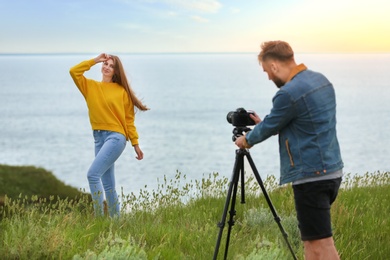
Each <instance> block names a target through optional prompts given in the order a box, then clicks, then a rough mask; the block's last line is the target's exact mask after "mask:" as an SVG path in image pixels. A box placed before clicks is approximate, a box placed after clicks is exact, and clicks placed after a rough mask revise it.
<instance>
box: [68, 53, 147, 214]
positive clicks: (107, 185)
mask: <svg viewBox="0 0 390 260" xmlns="http://www.w3.org/2000/svg"><path fill="white" fill-rule="evenodd" d="M100 62H103V65H102V68H101V72H102V75H103V78H102V81H101V82H99V81H95V80H92V79H87V78H85V77H84V75H83V74H84V72H85V71H88V70H89V69H90V68H91V67H92V66H93V65H95V64H97V63H100ZM70 75H71V76H72V78H73V81H74V82H75V84H76V86H77V87H78V89H79V90H80V92H81V94H83V96H84V98H85V100H86V102H87V106H88V110H89V119H90V122H91V126H92V129H93V136H94V139H95V159H94V161H93V162H92V165H91V167H90V168H89V170H88V175H87V176H88V182H89V187H90V190H91V194H92V199H93V201H94V210H95V215H96V216H102V215H104V207H103V201H104V196H103V193H104V195H105V197H106V201H107V205H108V213H109V215H110V216H111V217H113V216H119V212H120V209H119V199H118V195H117V192H116V190H115V175H114V163H115V161H116V160H117V159H118V158H119V156H120V155H121V154H122V152H123V150H124V149H125V147H126V141H127V140H130V142H131V144H132V146H133V147H134V151H135V153H136V154H137V156H136V158H137V159H138V160H142V159H143V156H144V155H143V152H142V150H141V148H140V147H139V145H138V134H137V130H136V127H135V125H134V118H135V113H134V107H136V108H138V109H139V110H141V111H145V110H148V108H147V107H146V106H145V105H144V104H142V102H141V101H140V100H139V99H138V98H137V97H136V96H135V94H134V92H133V90H132V89H131V87H130V84H129V83H128V81H127V78H126V75H125V72H124V69H123V66H122V63H121V61H120V60H119V58H118V57H117V56H114V55H108V54H106V53H102V54H100V55H99V56H97V57H96V58H94V59H91V60H87V61H83V62H81V63H80V64H78V65H76V66H74V67H72V68H71V69H70Z"/></svg>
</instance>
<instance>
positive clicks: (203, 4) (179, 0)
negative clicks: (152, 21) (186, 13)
mask: <svg viewBox="0 0 390 260" xmlns="http://www.w3.org/2000/svg"><path fill="white" fill-rule="evenodd" d="M162 1H163V2H165V3H167V4H169V5H171V6H174V7H178V8H183V9H186V10H190V11H198V12H203V13H216V12H218V10H219V9H220V8H221V7H222V4H221V3H220V2H218V1H216V0H162Z"/></svg>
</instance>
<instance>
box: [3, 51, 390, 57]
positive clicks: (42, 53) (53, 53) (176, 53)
mask: <svg viewBox="0 0 390 260" xmlns="http://www.w3.org/2000/svg"><path fill="white" fill-rule="evenodd" d="M109 53H112V54H119V55H188V54H191V55H204V54H258V52H250V51H241V52H240V51H231V52H212V51H210V52H207V51H205V52H202V51H199V52H109ZM96 54H97V52H0V56H18V55H19V56H23V55H25V56H27V55H31V56H34V55H36V56H44V55H47V56H50V55H64V56H65V55H96ZM295 54H390V52H374V51H372V52H367V51H366V52H358V51H355V52H337V51H332V52H295Z"/></svg>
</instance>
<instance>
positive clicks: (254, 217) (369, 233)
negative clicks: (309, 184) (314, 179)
mask: <svg viewBox="0 0 390 260" xmlns="http://www.w3.org/2000/svg"><path fill="white" fill-rule="evenodd" d="M4 167H5V166H1V167H0V178H3V179H2V180H4V176H5V175H4V174H5V172H7V170H4V169H5V168H4ZM38 171H44V170H43V169H39V170H38ZM14 174H17V173H14ZM389 180H390V178H389V173H388V172H382V173H381V172H377V173H371V174H369V173H367V174H365V175H364V176H354V177H352V176H351V175H347V176H345V178H344V180H343V189H341V190H340V192H339V197H338V198H337V200H336V202H335V203H334V206H333V207H332V222H333V228H334V239H335V243H336V246H337V248H338V250H339V253H340V254H341V258H342V259H386V258H387V257H388V256H389V255H390V248H389V247H388V241H390V223H389V218H388V216H389V213H390V210H389V206H388V202H389V199H390V191H389V185H390V182H389ZM30 181H31V180H30ZM228 182H229V180H227V179H226V178H221V177H219V175H218V174H216V173H214V174H210V175H206V176H204V177H203V179H202V180H195V181H194V180H187V178H186V176H185V175H183V174H181V173H179V172H178V173H177V174H176V177H175V178H174V179H171V180H168V179H166V178H165V177H164V178H163V179H162V180H161V183H160V185H159V187H158V188H157V189H156V190H152V191H148V190H140V192H139V194H138V195H135V194H128V195H125V194H122V199H121V201H122V204H121V205H122V212H123V213H122V215H121V217H120V218H117V219H110V218H95V217H94V216H93V213H92V212H93V210H92V206H91V203H90V198H89V196H88V195H86V194H83V193H78V195H76V197H75V198H69V197H68V198H59V199H57V200H54V199H53V197H54V196H57V195H56V193H53V195H54V196H53V195H51V196H49V197H48V199H46V200H44V199H39V197H38V196H37V195H31V194H29V195H24V194H17V195H15V194H14V195H13V197H9V196H8V194H7V196H4V205H2V206H0V216H2V219H1V220H0V259H75V260H76V259H77V260H79V259H212V257H213V254H214V249H215V245H216V241H217V236H218V232H219V230H220V229H219V228H218V227H217V223H218V222H219V221H221V216H222V211H223V207H224V204H225V200H226V191H227V188H228V185H229V183H228ZM0 183H2V182H0ZM264 184H265V186H266V188H267V190H268V191H269V196H270V198H271V200H272V203H273V205H274V207H275V209H276V211H277V213H278V215H279V216H280V217H281V219H282V220H281V224H282V225H283V227H284V229H285V230H286V231H287V233H288V234H289V237H288V239H289V242H290V244H291V245H292V247H293V249H294V251H295V252H296V255H297V256H298V258H299V259H303V249H302V243H301V241H300V238H299V231H298V229H297V222H296V216H295V209H294V201H293V194H292V189H291V187H290V186H283V187H278V185H277V181H276V180H275V178H274V177H273V176H269V177H268V178H267V179H266V180H264ZM0 185H1V184H0ZM8 185H11V184H8ZM0 187H1V186H0ZM0 191H3V190H2V189H1V190H0ZM1 193H2V192H1ZM239 193H240V190H239V192H238V194H237V195H238V196H239V195H240V194H239ZM0 196H1V194H0ZM245 198H246V203H245V204H240V203H239V201H240V197H237V203H236V216H235V224H234V226H233V227H232V231H231V237H230V243H229V253H228V258H229V259H239V260H240V259H248V260H249V259H291V254H290V252H289V251H288V248H287V246H286V244H285V241H284V239H283V236H282V234H281V232H280V230H279V229H278V226H277V224H276V223H275V221H274V219H273V216H272V214H271V212H270V210H269V207H268V205H267V203H266V201H265V199H264V197H263V195H262V194H261V192H260V187H259V185H258V184H257V183H255V182H254V181H253V179H252V178H251V177H250V176H248V180H247V182H246V184H245ZM228 218H229V215H228ZM227 227H228V225H227V224H226V225H225V228H224V230H223V231H224V232H223V236H222V239H221V246H220V248H219V254H218V259H222V258H223V254H224V249H225V242H226V233H227Z"/></svg>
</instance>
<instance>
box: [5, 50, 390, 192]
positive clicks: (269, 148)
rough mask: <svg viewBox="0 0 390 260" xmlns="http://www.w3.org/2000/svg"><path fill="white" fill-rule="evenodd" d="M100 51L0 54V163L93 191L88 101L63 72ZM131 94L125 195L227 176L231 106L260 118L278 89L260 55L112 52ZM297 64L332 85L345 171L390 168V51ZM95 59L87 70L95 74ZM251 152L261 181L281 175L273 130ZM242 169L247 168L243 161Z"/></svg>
mask: <svg viewBox="0 0 390 260" xmlns="http://www.w3.org/2000/svg"><path fill="white" fill-rule="evenodd" d="M97 55H98V54H44V55H22V54H18V55H11V54H8V55H4V54H3V55H0V68H1V69H0V164H7V165H18V166H24V165H32V166H36V167H42V168H45V169H46V170H48V171H51V172H53V174H54V175H55V176H56V177H57V178H58V179H60V180H61V181H63V182H64V183H65V184H67V185H71V186H73V187H76V188H78V189H81V190H85V191H89V189H88V182H87V177H86V174H87V170H88V168H89V166H90V164H91V162H92V160H93V158H94V142H93V138H92V130H91V127H90V123H89V119H88V110H87V106H86V104H85V101H84V98H83V97H82V95H81V94H80V92H79V91H78V89H77V88H76V86H75V85H74V83H73V81H72V79H71V77H70V75H69V69H70V67H72V66H73V65H75V64H77V63H79V62H81V61H83V60H87V59H91V58H94V57H95V56H97ZM118 56H119V57H120V58H121V60H122V63H123V65H124V68H125V70H126V73H127V76H128V79H129V81H130V83H131V85H132V88H133V89H134V91H135V92H136V94H137V96H138V97H139V98H140V99H142V100H143V102H144V103H145V104H146V105H147V106H149V107H150V108H151V110H149V111H147V112H137V114H136V121H135V124H136V127H137V131H138V133H139V136H140V139H139V142H140V146H141V149H142V150H143V152H144V159H143V160H141V161H138V160H136V159H135V153H134V150H133V148H132V147H131V145H130V143H128V145H127V147H126V149H125V151H124V152H123V154H122V155H121V157H120V158H119V159H118V160H117V162H116V187H117V189H118V190H121V192H122V193H124V194H130V193H135V194H137V193H138V192H139V191H140V190H141V189H142V190H145V189H146V190H155V189H156V188H157V187H158V186H159V184H162V183H163V180H164V179H168V180H169V179H171V180H172V179H174V178H175V176H176V175H177V174H178V173H180V174H181V175H182V176H185V178H186V180H187V181H192V180H201V179H203V178H206V179H207V178H208V177H209V176H210V175H212V174H214V173H218V175H219V176H220V177H221V178H224V177H227V178H230V177H231V175H232V170H233V167H234V162H235V151H236V149H237V147H236V146H235V145H234V142H233V141H232V137H233V133H232V131H233V129H234V126H233V125H231V124H230V123H229V122H228V121H227V114H228V113H229V112H231V111H235V110H236V109H237V108H241V107H242V108H244V109H246V110H253V111H256V113H257V114H259V116H260V117H262V118H263V117H264V116H266V115H267V114H268V113H269V111H270V108H271V106H272V97H273V96H274V94H275V93H276V91H277V88H276V86H275V85H274V83H273V82H272V81H269V80H268V77H267V75H266V74H265V73H264V72H263V70H262V68H261V66H259V63H258V61H257V54H256V53H187V54H186V53H180V54H118ZM296 61H297V63H304V64H305V65H306V66H307V67H308V68H309V69H312V70H315V71H318V72H321V73H323V74H324V75H325V76H326V77H327V78H328V79H329V80H330V81H331V82H332V83H333V85H334V87H335V91H336V98H337V133H338V138H339V142H340V146H341V152H342V158H343V161H344V164H345V168H344V172H345V173H350V174H352V175H363V174H365V173H367V172H369V173H374V172H378V171H379V172H383V171H390V161H389V155H390V102H389V101H390V54H389V53H385V54H351V53H349V54H339V53H338V54H329V53H327V54H319V53H298V54H296ZM100 68H101V65H99V64H98V65H95V66H94V67H92V68H91V70H90V71H88V72H86V73H85V76H86V77H88V78H92V79H95V80H101V72H100ZM250 154H251V156H252V158H253V160H254V162H255V166H256V169H257V170H258V171H259V173H260V175H261V177H262V178H263V179H264V178H267V176H269V175H274V176H275V177H276V178H277V179H278V178H279V168H280V165H279V153H278V140H277V136H273V137H271V138H269V139H268V140H266V141H264V142H263V143H261V144H258V145H256V146H254V147H253V148H252V149H251V150H250ZM245 170H246V174H247V175H248V174H252V172H251V169H250V167H249V166H248V164H247V163H246V164H245Z"/></svg>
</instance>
